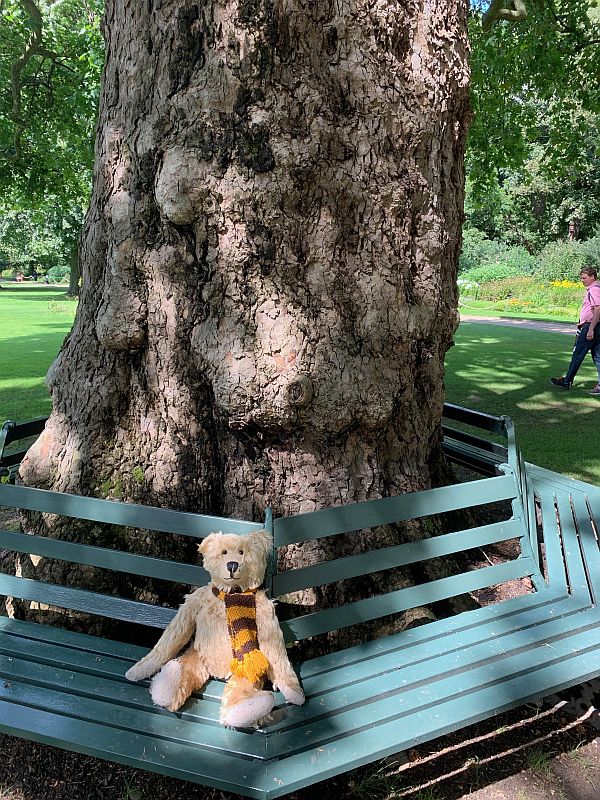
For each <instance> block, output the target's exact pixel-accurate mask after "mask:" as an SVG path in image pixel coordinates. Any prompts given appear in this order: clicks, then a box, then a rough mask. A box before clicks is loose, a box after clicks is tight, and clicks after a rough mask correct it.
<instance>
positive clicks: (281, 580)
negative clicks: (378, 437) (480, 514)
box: [273, 519, 524, 596]
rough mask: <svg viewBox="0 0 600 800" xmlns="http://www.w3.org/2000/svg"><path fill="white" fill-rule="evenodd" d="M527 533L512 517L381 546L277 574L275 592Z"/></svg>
mask: <svg viewBox="0 0 600 800" xmlns="http://www.w3.org/2000/svg"><path fill="white" fill-rule="evenodd" d="M523 535H524V532H523V526H522V524H521V522H520V521H519V520H516V519H510V520H506V521H505V522H496V523H493V524H491V525H483V526H480V527H477V528H471V529H467V530H464V531H455V532H454V533H446V534H442V535H440V536H432V537H430V538H429V539H421V540H419V541H417V542H407V543H405V544H400V545H395V546H394V547H385V548H382V549H381V550H372V551H370V552H367V553H359V554H358V555H354V556H347V557H345V558H337V559H333V560H331V561H324V562H321V563H319V564H313V565H311V566H309V567H301V568H298V569H294V570H289V571H288V572H281V573H279V574H278V575H275V576H274V577H273V594H274V595H275V596H277V595H282V594H286V593H288V592H294V591H297V590H298V589H304V588H306V587H312V586H323V585H325V584H328V583H335V582H336V581H341V580H346V579H348V578H356V577H358V576H360V575H369V574H371V573H373V572H380V571H382V570H386V569H392V568H393V567H399V566H403V565H406V564H414V563H416V562H418V561H426V560H428V559H430V558H437V557H439V556H446V555H450V554H452V553H460V552H463V551H465V550H469V549H470V548H473V547H483V546H485V545H489V544H493V543H494V542H503V541H506V540H507V539H513V538H516V537H521V536H523Z"/></svg>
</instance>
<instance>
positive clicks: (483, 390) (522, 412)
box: [446, 322, 600, 483]
mask: <svg viewBox="0 0 600 800" xmlns="http://www.w3.org/2000/svg"><path fill="white" fill-rule="evenodd" d="M455 341H456V346H455V347H452V348H451V349H450V350H449V352H448V355H447V358H446V398H447V400H448V401H449V402H451V403H457V404H458V405H463V406H467V407H468V408H474V409H477V410H479V411H485V412H487V413H489V414H497V415H501V414H506V415H508V416H509V417H512V418H513V420H514V421H515V428H516V432H517V441H518V443H519V445H520V447H521V450H522V452H523V455H524V457H525V459H526V460H527V461H531V462H533V463H535V464H539V465H540V466H543V467H547V468H548V469H552V470H555V471H557V472H562V473H564V474H566V475H570V476H572V477H574V478H579V479H581V480H584V481H588V482H590V483H600V458H599V449H598V433H597V430H598V419H599V415H600V398H598V397H593V396H591V395H589V394H588V393H587V391H588V389H591V388H592V386H594V384H595V383H596V380H597V377H598V375H597V372H596V369H595V367H594V365H593V362H592V359H591V357H590V356H587V357H586V360H585V362H584V364H583V366H582V368H581V369H580V371H579V374H578V375H577V378H576V379H575V384H574V386H573V388H572V389H571V390H570V391H564V390H562V389H554V388H553V387H552V386H551V385H550V384H549V378H550V377H552V376H558V375H563V374H564V373H565V371H566V368H567V365H568V363H569V358H570V355H571V349H572V346H573V337H572V336H567V335H565V334H560V333H546V332H542V331H535V330H524V329H519V328H516V329H513V328H509V327H506V326H500V325H488V324H485V323H476V322H463V323H462V324H461V325H460V327H459V329H458V331H457V333H456V336H455Z"/></svg>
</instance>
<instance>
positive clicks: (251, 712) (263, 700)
mask: <svg viewBox="0 0 600 800" xmlns="http://www.w3.org/2000/svg"><path fill="white" fill-rule="evenodd" d="M274 705H275V696H274V695H273V693H272V692H257V693H256V694H254V695H252V697H249V698H248V699H247V700H243V701H242V702H241V703H237V704H236V705H235V706H233V708H230V709H228V710H227V711H226V713H225V714H224V715H223V719H222V722H223V724H224V725H229V726H231V727H232V728H252V727H255V726H257V725H258V724H259V722H260V721H261V720H263V718H264V717H268V716H269V712H270V711H271V709H272V708H273V706H274Z"/></svg>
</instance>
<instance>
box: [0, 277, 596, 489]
mask: <svg viewBox="0 0 600 800" xmlns="http://www.w3.org/2000/svg"><path fill="white" fill-rule="evenodd" d="M5 285H6V284H5ZM75 308H76V303H75V302H73V301H70V300H66V299H65V289H64V287H61V288H55V287H42V286H11V287H10V288H8V289H6V288H5V289H2V290H1V291H0V424H1V422H3V421H4V420H6V419H14V420H17V421H23V420H27V419H32V418H33V417H38V416H42V415H44V414H48V413H49V412H50V407H51V406H50V398H49V396H48V392H47V390H46V387H45V384H44V378H45V375H46V372H47V371H48V367H49V366H50V364H51V363H52V361H53V360H54V358H55V357H56V354H57V353H58V351H59V350H60V347H61V345H62V343H63V340H64V338H65V336H66V335H67V333H68V332H69V331H70V329H71V326H72V323H73V319H74V316H75ZM455 339H456V347H453V348H451V350H450V351H449V353H448V356H447V359H446V363H447V372H446V396H447V399H448V400H449V401H450V402H452V403H457V404H459V405H464V406H467V407H468V408H475V409H478V410H480V411H486V412H488V413H490V414H498V415H501V414H507V415H508V416H510V417H512V418H513V419H514V421H515V425H516V431H517V439H518V441H519V444H520V446H521V449H522V451H523V454H524V456H525V458H526V459H527V460H528V461H532V462H534V463H535V464H539V465H541V466H544V467H548V468H549V469H553V470H556V471H558V472H563V473H565V474H567V475H572V476H573V477H576V478H581V479H582V480H586V481H590V482H592V483H600V453H599V452H598V451H599V448H598V434H597V426H598V419H599V415H600V398H596V397H592V396H590V395H588V394H587V391H586V390H587V389H589V388H591V387H592V386H593V385H594V383H595V382H596V370H595V369H594V366H593V364H592V360H591V358H589V356H588V358H587V359H586V361H585V363H584V366H583V367H582V369H581V370H580V372H579V375H578V377H577V382H576V384H575V387H574V388H573V389H572V390H571V391H570V392H565V391H561V390H559V389H553V388H552V387H551V386H550V385H549V383H548V379H549V378H550V377H551V376H554V375H562V374H563V373H564V372H565V369H566V367H567V364H568V361H569V356H570V351H571V347H572V342H573V339H572V337H571V336H566V335H564V334H556V333H546V332H541V331H533V330H523V329H512V328H509V327H500V326H499V325H486V324H484V323H475V322H463V323H462V324H461V326H460V328H459V329H458V331H457V334H456V337H455Z"/></svg>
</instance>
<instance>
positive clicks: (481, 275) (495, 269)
mask: <svg viewBox="0 0 600 800" xmlns="http://www.w3.org/2000/svg"><path fill="white" fill-rule="evenodd" d="M517 275H519V273H518V272H515V270H514V268H513V267H511V266H510V264H504V263H501V262H494V263H489V264H485V265H484V266H482V267H475V268H474V269H470V270H467V272H462V273H461V275H460V279H461V280H462V281H466V282H468V283H478V284H482V283H487V282H488V281H497V280H501V279H503V278H512V277H515V276H517Z"/></svg>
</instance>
